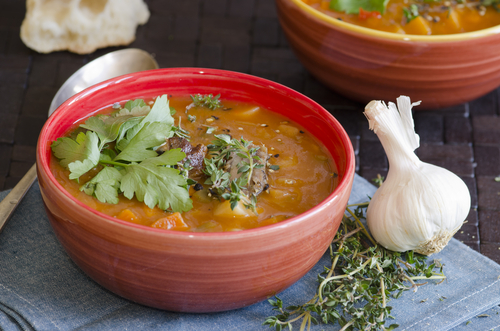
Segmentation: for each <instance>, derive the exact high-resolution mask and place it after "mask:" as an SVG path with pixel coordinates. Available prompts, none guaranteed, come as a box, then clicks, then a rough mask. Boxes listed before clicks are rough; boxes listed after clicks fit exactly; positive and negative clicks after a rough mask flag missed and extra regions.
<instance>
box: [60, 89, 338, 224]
mask: <svg viewBox="0 0 500 331" xmlns="http://www.w3.org/2000/svg"><path fill="white" fill-rule="evenodd" d="M219 97H220V96H219V95H217V96H213V95H193V96H186V97H173V98H170V99H169V98H168V97H167V96H166V95H163V96H161V97H157V98H156V99H154V100H147V101H146V102H145V101H144V100H131V101H128V102H127V103H125V104H124V105H120V104H118V103H117V104H114V105H113V107H112V108H111V109H108V110H107V111H104V112H103V113H102V114H99V115H96V116H93V117H90V118H88V119H86V120H85V121H84V122H83V123H79V125H78V126H77V127H75V128H74V130H73V131H72V132H70V133H68V134H67V136H66V137H62V138H59V139H57V140H56V141H55V142H53V144H52V146H51V147H52V151H53V154H54V156H55V158H52V160H51V169H52V172H53V174H54V176H55V177H56V179H57V180H58V182H59V183H60V184H61V185H62V186H63V187H65V188H66V190H67V191H68V192H69V193H70V194H71V195H73V196H74V197H76V198H77V199H78V200H80V201H82V202H83V203H85V204H86V205H88V206H90V207H91V208H94V209H96V210H98V211H100V212H103V213H105V214H107V215H110V216H113V217H116V218H119V219H122V220H125V221H129V222H133V223H138V224H142V225H146V226H151V227H154V228H161V229H169V230H178V231H194V232H221V231H238V230H244V229H250V228H256V227H260V226H265V225H269V224H274V223H277V222H280V221H283V220H285V219H288V218H290V217H293V216H296V215H298V214H300V213H303V212H305V211H307V210H308V209H311V208H312V207H314V206H315V205H317V204H319V203H320V202H321V201H322V200H324V199H325V198H326V197H327V196H328V195H329V194H330V193H331V192H332V191H333V189H334V188H335V186H336V185H337V181H338V176H337V174H336V168H335V164H334V162H333V160H332V159H331V157H330V156H329V155H328V152H326V151H325V149H324V148H323V147H322V146H321V145H320V144H319V143H318V142H317V141H316V140H315V139H314V138H313V137H312V136H311V135H310V134H309V133H307V132H305V130H304V129H303V128H302V127H301V126H300V125H298V124H296V123H292V122H290V121H289V120H287V119H286V118H284V117H283V116H281V115H279V114H276V113H273V112H270V111H268V110H266V109H263V108H262V107H260V106H258V105H255V104H248V103H242V102H236V101H230V100H223V101H222V100H220V98H219Z"/></svg>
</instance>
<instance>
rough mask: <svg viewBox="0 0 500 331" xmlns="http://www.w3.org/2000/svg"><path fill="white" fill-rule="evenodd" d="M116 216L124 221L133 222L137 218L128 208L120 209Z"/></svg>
mask: <svg viewBox="0 0 500 331" xmlns="http://www.w3.org/2000/svg"><path fill="white" fill-rule="evenodd" d="M116 217H117V218H119V219H121V220H124V221H129V222H130V221H131V222H134V221H136V220H137V215H136V214H135V213H134V212H133V211H131V210H130V209H124V210H122V211H121V212H120V213H119V214H118V216H116Z"/></svg>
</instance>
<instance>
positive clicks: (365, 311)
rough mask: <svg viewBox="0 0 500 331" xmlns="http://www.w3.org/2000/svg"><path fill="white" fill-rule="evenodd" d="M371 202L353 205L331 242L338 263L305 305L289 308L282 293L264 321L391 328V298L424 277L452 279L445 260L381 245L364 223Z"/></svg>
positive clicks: (278, 327) (334, 261) (278, 325)
mask: <svg viewBox="0 0 500 331" xmlns="http://www.w3.org/2000/svg"><path fill="white" fill-rule="evenodd" d="M367 206H368V203H363V204H356V205H350V206H347V209H346V211H347V215H346V216H344V218H343V220H342V223H341V225H340V228H339V231H338V233H337V235H336V236H335V239H334V240H333V241H332V243H331V245H330V249H329V252H330V258H331V263H332V264H331V265H330V266H325V270H324V272H323V273H322V274H320V275H318V282H319V286H318V289H317V292H316V294H315V295H314V296H313V297H312V298H311V299H310V300H309V301H307V302H306V303H304V304H303V305H300V306H290V307H286V308H285V306H284V303H283V301H282V300H281V299H279V298H278V297H275V298H274V299H270V300H269V303H270V304H271V305H272V306H273V307H274V308H273V310H275V311H277V312H278V314H277V315H275V316H270V317H268V318H267V319H266V321H265V322H264V325H268V326H269V327H274V328H275V329H276V330H277V331H280V330H283V329H285V328H288V329H289V330H292V325H294V324H298V323H300V330H308V329H309V328H310V327H311V325H312V324H319V322H320V321H321V322H322V323H324V324H335V323H339V324H340V326H341V327H342V329H341V330H342V331H344V330H393V329H395V328H397V327H398V325H397V324H392V325H389V326H385V323H386V320H387V318H390V317H392V316H391V310H392V307H391V306H390V305H388V303H389V302H390V300H392V299H397V298H399V297H400V296H401V295H402V293H403V292H404V291H406V290H410V289H412V290H414V291H416V290H417V288H418V286H422V285H424V284H426V283H419V284H417V283H416V281H418V280H424V279H425V280H431V279H432V280H437V281H443V280H444V279H445V278H446V276H445V275H444V274H443V271H442V268H443V265H441V263H439V261H434V263H431V264H428V263H427V262H426V257H425V256H423V255H419V254H414V253H413V252H407V253H403V254H401V253H397V252H392V251H389V250H387V249H385V248H383V247H381V246H377V245H376V243H375V241H374V240H373V239H372V238H371V236H370V235H369V233H368V231H367V230H366V228H365V227H364V226H363V223H362V222H361V219H363V218H364V215H365V209H366V207H367ZM352 208H355V209H352ZM435 269H438V270H439V271H438V272H436V271H435Z"/></svg>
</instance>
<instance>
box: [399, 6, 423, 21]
mask: <svg viewBox="0 0 500 331" xmlns="http://www.w3.org/2000/svg"><path fill="white" fill-rule="evenodd" d="M403 15H404V16H405V18H406V23H408V22H410V21H411V20H413V19H415V18H417V16H419V15H420V13H419V12H418V6H417V5H416V4H414V3H412V4H411V5H409V6H408V7H407V8H403Z"/></svg>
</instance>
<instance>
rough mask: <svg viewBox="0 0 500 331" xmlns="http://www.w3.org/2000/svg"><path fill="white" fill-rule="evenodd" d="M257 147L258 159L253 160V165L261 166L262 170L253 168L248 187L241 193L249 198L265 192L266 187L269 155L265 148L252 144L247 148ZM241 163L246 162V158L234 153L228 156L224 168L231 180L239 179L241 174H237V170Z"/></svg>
mask: <svg viewBox="0 0 500 331" xmlns="http://www.w3.org/2000/svg"><path fill="white" fill-rule="evenodd" d="M255 147H259V149H258V150H257V152H256V155H257V156H258V157H259V160H255V159H254V162H255V164H262V165H263V167H262V168H258V169H256V168H254V169H253V171H252V177H251V178H250V183H249V185H247V186H246V188H245V189H243V190H242V191H243V192H244V193H245V194H246V195H248V196H250V195H251V194H254V195H255V196H257V195H259V194H260V193H261V192H262V191H263V190H265V188H266V186H267V160H269V155H268V154H267V147H266V146H256V145H254V144H250V145H249V146H248V148H255ZM242 161H248V160H247V159H246V158H242V157H240V156H238V155H236V153H234V152H233V153H231V154H230V156H229V160H228V161H227V163H226V166H225V168H224V170H225V171H227V172H229V175H230V178H231V180H234V179H236V178H239V177H240V176H241V173H238V169H239V168H240V167H241V162H242Z"/></svg>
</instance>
